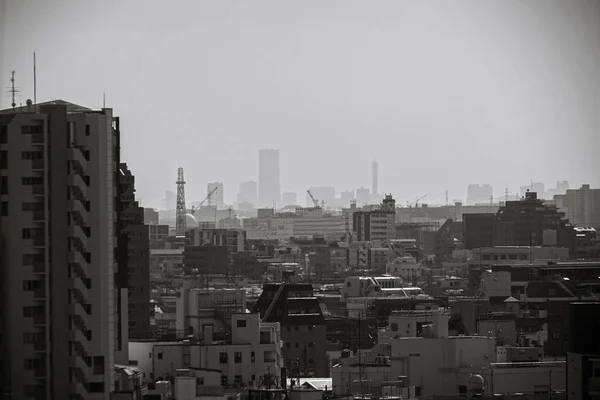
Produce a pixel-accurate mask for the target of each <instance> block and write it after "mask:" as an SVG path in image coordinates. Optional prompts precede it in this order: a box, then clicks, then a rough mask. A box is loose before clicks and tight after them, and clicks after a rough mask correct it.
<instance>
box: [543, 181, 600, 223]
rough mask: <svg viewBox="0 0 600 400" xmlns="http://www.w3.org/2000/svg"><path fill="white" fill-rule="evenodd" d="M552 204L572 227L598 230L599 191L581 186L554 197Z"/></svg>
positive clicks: (599, 211)
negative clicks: (562, 213) (561, 212)
mask: <svg viewBox="0 0 600 400" xmlns="http://www.w3.org/2000/svg"><path fill="white" fill-rule="evenodd" d="M554 203H555V204H556V206H558V208H559V209H560V210H561V211H563V212H564V213H565V217H566V218H568V219H569V221H570V222H571V223H572V224H573V225H577V226H583V227H592V228H598V229H600V189H591V188H590V185H582V186H581V188H579V189H569V190H567V192H566V193H565V194H563V195H556V196H554Z"/></svg>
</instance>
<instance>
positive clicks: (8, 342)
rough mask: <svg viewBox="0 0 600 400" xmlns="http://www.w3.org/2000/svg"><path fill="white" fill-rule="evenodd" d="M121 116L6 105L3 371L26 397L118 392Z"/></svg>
mask: <svg viewBox="0 0 600 400" xmlns="http://www.w3.org/2000/svg"><path fill="white" fill-rule="evenodd" d="M114 123H115V120H114V119H113V116H112V110H110V109H104V110H102V111H92V110H88V109H85V108H82V107H79V106H76V105H72V104H70V103H65V102H61V101H57V102H54V104H43V105H39V107H29V108H26V109H17V110H16V112H15V111H13V110H7V111H3V112H0V126H2V127H1V128H0V130H2V131H5V132H6V137H4V138H3V139H6V140H3V141H4V142H5V143H1V144H0V151H2V153H1V154H2V157H3V158H4V159H5V160H6V161H5V164H2V167H5V168H3V169H2V171H1V176H2V178H1V179H2V202H3V206H2V207H3V210H2V211H3V213H2V215H3V216H2V217H1V218H0V233H1V235H2V238H3V243H4V246H3V249H2V252H1V256H2V260H1V269H2V270H1V272H2V280H1V281H2V288H1V293H2V314H3V318H2V323H3V326H2V331H3V332H5V334H4V335H2V371H0V376H2V379H3V380H4V382H3V386H4V387H5V388H7V389H8V390H10V392H12V393H13V394H14V395H15V396H19V398H23V399H27V398H36V399H44V398H48V399H49V398H68V397H69V396H70V395H71V396H73V397H71V398H79V399H83V398H86V399H108V398H109V393H110V391H111V390H112V389H113V386H114V382H113V365H114V361H113V357H114V351H115V347H116V346H117V343H116V337H115V334H114V331H115V329H116V328H115V315H116V311H115V308H114V301H115V298H116V296H115V293H114V288H115V282H114V276H113V274H114V272H115V259H114V254H115V253H114V248H115V246H116V240H115V232H114V218H115V205H114V202H115V183H114V177H115V166H116V164H115V154H116V153H117V152H118V148H117V146H116V143H118V142H117V139H118V134H119V133H118V129H114V128H113V124H114ZM5 177H6V178H5ZM17 199H18V201H16V200H17ZM8 333H10V334H8ZM69 354H71V356H69Z"/></svg>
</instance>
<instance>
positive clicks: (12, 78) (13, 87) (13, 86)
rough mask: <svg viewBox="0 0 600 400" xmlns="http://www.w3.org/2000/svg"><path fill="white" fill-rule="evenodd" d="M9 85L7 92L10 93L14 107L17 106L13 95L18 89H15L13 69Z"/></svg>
mask: <svg viewBox="0 0 600 400" xmlns="http://www.w3.org/2000/svg"><path fill="white" fill-rule="evenodd" d="M10 85H11V88H10V89H9V90H8V93H10V94H11V95H12V104H11V105H12V108H15V107H16V106H17V103H16V101H15V95H16V94H17V93H19V92H20V90H19V89H15V71H13V72H12V75H11V77H10Z"/></svg>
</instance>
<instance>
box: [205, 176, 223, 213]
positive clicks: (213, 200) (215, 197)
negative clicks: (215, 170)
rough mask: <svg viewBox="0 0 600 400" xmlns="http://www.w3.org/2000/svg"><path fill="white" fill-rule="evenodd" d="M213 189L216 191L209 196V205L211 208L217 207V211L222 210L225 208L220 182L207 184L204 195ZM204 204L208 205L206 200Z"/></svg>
mask: <svg viewBox="0 0 600 400" xmlns="http://www.w3.org/2000/svg"><path fill="white" fill-rule="evenodd" d="M215 188H217V191H216V192H214V193H213V194H212V195H211V196H210V204H211V205H213V206H217V208H219V209H222V208H224V206H225V200H224V198H225V197H224V195H223V184H222V183H221V182H211V183H209V184H207V185H206V195H208V194H209V193H210V192H212V191H213V189H215ZM204 204H209V202H208V200H207V201H206V202H205V203H204Z"/></svg>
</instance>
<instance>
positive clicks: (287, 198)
mask: <svg viewBox="0 0 600 400" xmlns="http://www.w3.org/2000/svg"><path fill="white" fill-rule="evenodd" d="M297 202H298V196H297V195H296V193H294V192H283V194H282V195H281V205H283V206H293V205H297V204H298V203H297Z"/></svg>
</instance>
